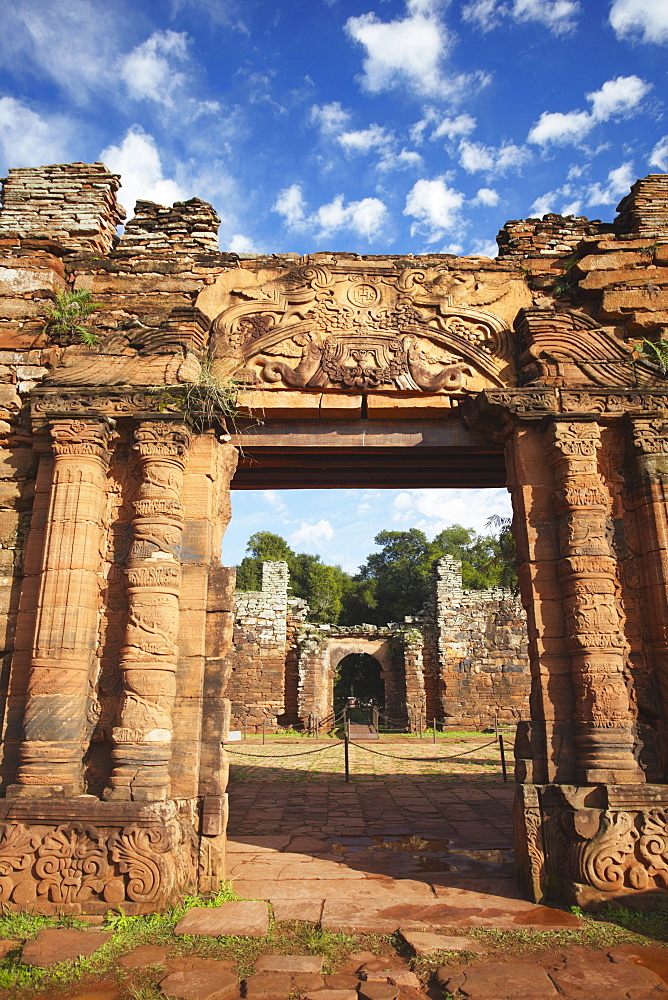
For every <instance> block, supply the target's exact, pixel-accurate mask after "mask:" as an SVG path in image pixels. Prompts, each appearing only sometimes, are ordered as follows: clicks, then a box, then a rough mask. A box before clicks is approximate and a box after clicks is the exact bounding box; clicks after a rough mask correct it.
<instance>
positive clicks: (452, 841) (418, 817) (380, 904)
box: [228, 740, 577, 933]
mask: <svg viewBox="0 0 668 1000" xmlns="http://www.w3.org/2000/svg"><path fill="white" fill-rule="evenodd" d="M480 742H481V743H482V742H489V741H488V740H487V741H480ZM300 746H303V743H301V744H298V745H297V746H295V745H294V743H293V744H287V743H282V744H277V743H268V744H267V745H266V746H264V747H262V746H260V745H252V744H251V745H250V746H249V745H244V746H241V747H235V748H234V750H233V754H234V756H233V760H234V761H235V763H233V764H232V767H231V771H230V821H229V826H228V833H229V844H228V872H229V875H230V877H231V878H232V879H233V880H234V884H235V888H236V890H237V892H239V893H240V894H241V895H243V896H250V897H254V898H258V897H259V898H265V899H268V900H270V901H271V902H272V903H273V905H274V908H275V910H276V914H277V916H278V918H279V919H299V915H301V919H308V920H319V919H320V920H322V923H323V926H325V927H328V928H330V929H333V930H351V931H353V930H354V931H360V932H361V931H378V932H382V933H385V932H387V931H394V930H396V928H397V927H398V926H399V924H401V925H402V926H415V927H418V926H420V927H422V926H425V921H426V922H427V923H428V924H429V925H430V926H445V925H448V926H455V925H456V926H467V925H470V926H476V925H478V926H480V925H484V926H499V927H500V926H517V925H518V923H520V924H521V925H522V926H526V925H530V924H533V925H536V926H542V927H545V926H555V927H565V926H575V925H576V924H577V919H576V918H574V917H572V916H571V915H570V914H567V913H563V912H562V911H560V910H556V909H555V910H553V909H548V908H546V907H536V906H534V905H533V904H530V903H527V902H525V901H524V900H522V899H521V898H520V896H519V893H518V891H517V889H516V886H515V880H514V871H513V856H512V815H511V811H512V798H513V785H512V784H511V783H508V784H504V783H503V781H502V780H501V777H500V774H499V763H498V757H497V759H496V760H494V757H493V756H492V754H491V753H490V750H492V749H493V748H490V747H486V748H482V749H480V750H479V751H476V755H477V756H478V757H479V760H478V762H477V763H474V764H471V765H467V770H466V773H465V774H462V771H463V770H464V768H463V767H462V766H461V765H460V766H459V767H458V771H457V772H455V771H453V770H448V771H445V772H441V773H438V772H437V771H436V770H435V768H436V767H437V766H440V767H443V766H444V765H443V764H442V763H440V764H437V763H436V762H435V761H434V759H433V758H434V757H438V756H444V755H446V754H447V755H450V754H452V753H455V752H457V750H458V749H459V751H461V750H462V749H467V750H470V748H471V743H467V744H463V743H462V744H458V745H456V746H450V745H448V746H447V747H446V748H445V749H444V748H443V746H442V744H439V746H437V747H434V746H433V745H431V744H428V743H426V742H425V741H423V742H422V743H420V742H419V741H402V742H396V743H388V742H383V743H381V744H380V747H379V749H380V750H382V752H383V754H386V755H387V756H382V757H381V756H380V754H378V753H376V754H369V753H368V752H365V751H364V750H362V749H361V748H358V747H353V748H351V771H352V774H351V781H350V783H348V784H346V783H345V781H344V780H343V778H342V775H341V773H340V767H341V756H342V752H341V750H340V748H328V749H326V751H325V752H324V753H323V754H312V755H305V756H301V757H300V756H297V755H298V754H300V753H302V752H303V751H301V750H300ZM376 746H378V744H376ZM251 754H253V756H252V757H251V756H250V755H251ZM245 755H247V756H245ZM409 756H410V757H416V758H419V760H418V761H417V762H416V761H410V762H409V761H406V760H403V761H400V762H398V761H397V758H399V757H409ZM469 759H470V757H469ZM315 761H317V763H315ZM397 763H400V764H401V765H402V770H400V771H399V770H398V768H397ZM446 766H448V767H450V766H451V765H450V764H449V763H448V764H447V765H446ZM316 768H317V770H316ZM295 775H298V777H297V779H296V780H295ZM306 914H308V916H307V915H306Z"/></svg>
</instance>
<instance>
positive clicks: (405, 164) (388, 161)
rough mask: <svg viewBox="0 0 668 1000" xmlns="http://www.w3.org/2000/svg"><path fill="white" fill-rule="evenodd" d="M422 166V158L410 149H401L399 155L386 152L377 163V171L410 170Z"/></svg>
mask: <svg viewBox="0 0 668 1000" xmlns="http://www.w3.org/2000/svg"><path fill="white" fill-rule="evenodd" d="M421 166H422V157H421V156H420V154H419V153H416V152H415V150H412V149H402V150H401V152H399V153H393V152H392V151H390V150H388V152H386V153H384V154H383V155H382V157H381V158H380V160H379V161H378V169H379V170H411V169H414V168H415V167H421Z"/></svg>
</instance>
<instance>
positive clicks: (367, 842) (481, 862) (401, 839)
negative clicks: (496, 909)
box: [331, 834, 513, 875]
mask: <svg viewBox="0 0 668 1000" xmlns="http://www.w3.org/2000/svg"><path fill="white" fill-rule="evenodd" d="M331 850H332V853H333V854H338V855H341V856H342V858H341V860H342V861H344V862H345V860H346V858H347V859H349V861H350V863H354V864H364V863H365V859H367V858H368V859H369V863H371V859H373V863H374V864H375V865H376V866H377V865H379V864H383V865H384V867H387V868H388V870H390V869H391V870H400V871H401V872H402V873H403V874H412V873H417V872H457V871H459V872H461V871H466V870H469V871H473V872H475V870H476V868H477V866H481V868H482V869H483V871H482V872H480V871H479V873H480V874H485V875H489V874H494V873H496V872H497V871H498V870H499V869H500V868H502V867H504V866H508V865H510V864H512V862H513V852H512V850H511V849H510V848H493V849H487V848H485V849H482V848H481V849H479V850H464V849H463V848H459V847H456V846H455V845H454V842H453V841H452V840H426V839H425V838H423V837H420V836H418V835H416V834H412V835H410V834H406V835H404V836H387V835H386V836H384V837H382V836H378V837H373V838H368V837H341V838H340V839H339V840H336V841H332V842H331ZM392 853H395V854H398V855H400V857H397V859H396V862H392V861H390V857H391V854H392ZM402 855H403V857H401V856H402Z"/></svg>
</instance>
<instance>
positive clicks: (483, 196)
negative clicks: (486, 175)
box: [473, 188, 501, 208]
mask: <svg viewBox="0 0 668 1000" xmlns="http://www.w3.org/2000/svg"><path fill="white" fill-rule="evenodd" d="M500 200H501V199H500V198H499V194H498V191H495V190H494V188H479V189H478V192H477V194H476V196H475V198H474V199H473V202H474V203H475V204H478V205H489V206H490V207H491V208H493V207H494V206H495V205H498V204H499V202H500Z"/></svg>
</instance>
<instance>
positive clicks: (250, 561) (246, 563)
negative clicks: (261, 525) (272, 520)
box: [237, 531, 301, 597]
mask: <svg viewBox="0 0 668 1000" xmlns="http://www.w3.org/2000/svg"><path fill="white" fill-rule="evenodd" d="M246 551H247V552H248V555H247V556H245V557H244V558H243V559H242V560H241V562H240V563H239V565H238V566H237V590H260V588H261V587H262V563H263V562H287V563H289V560H290V559H291V558H292V557H294V555H295V553H294V552H293V551H292V549H291V548H290V546H289V545H288V543H287V542H286V541H285V539H284V538H281V536H280V535H274V534H272V532H271V531H256V533H255V534H254V535H251V536H250V538H249V539H248V544H247V545H246ZM295 596H297V597H301V594H297V595H295Z"/></svg>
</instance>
